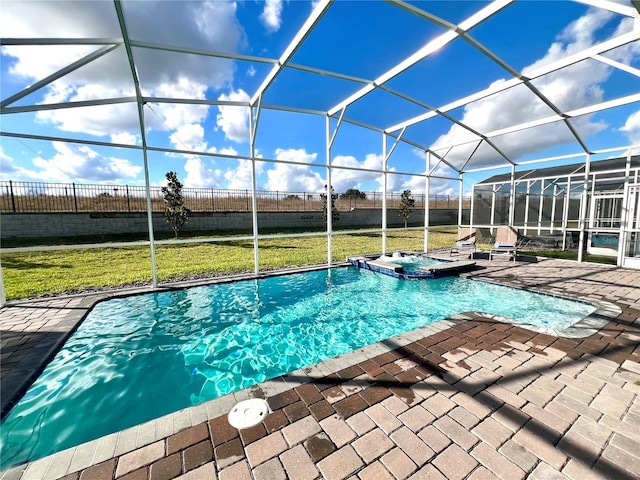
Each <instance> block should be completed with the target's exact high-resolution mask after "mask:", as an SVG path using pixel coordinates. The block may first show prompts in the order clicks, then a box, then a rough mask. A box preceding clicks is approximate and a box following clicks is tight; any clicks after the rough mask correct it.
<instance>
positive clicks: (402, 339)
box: [0, 251, 640, 480]
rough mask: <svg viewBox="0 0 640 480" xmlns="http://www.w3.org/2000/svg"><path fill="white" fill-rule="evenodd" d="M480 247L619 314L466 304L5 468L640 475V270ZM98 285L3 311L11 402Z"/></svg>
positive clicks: (529, 276) (546, 285) (537, 285)
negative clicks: (506, 319)
mask: <svg viewBox="0 0 640 480" xmlns="http://www.w3.org/2000/svg"><path fill="white" fill-rule="evenodd" d="M445 256H446V257H448V256H449V252H448V251H447V252H446V255H445ZM476 261H477V263H478V265H480V266H481V267H483V268H481V269H478V270H476V271H474V272H472V273H470V274H468V276H470V277H475V278H478V279H483V280H487V281H494V282H500V283H504V284H508V285H513V286H518V287H525V288H529V289H535V290H539V291H545V292H548V293H552V294H556V295H564V296H572V297H578V298H581V299H584V300H590V301H597V302H599V303H600V304H601V305H605V308H604V311H605V313H606V314H605V315H603V316H604V317H605V318H604V320H603V321H602V322H601V323H600V325H601V326H600V327H598V328H596V329H594V326H593V324H590V325H587V327H586V328H584V329H583V333H585V334H587V335H588V336H586V337H579V336H578V335H572V336H573V337H575V338H563V337H558V336H555V335H550V334H548V333H540V332H536V331H533V330H529V329H525V328H522V327H520V326H514V325H511V324H508V323H502V322H499V321H496V319H494V318H491V317H487V316H484V315H482V314H481V313H474V312H466V313H464V314H463V315H457V316H455V317H453V318H450V319H447V320H445V321H441V322H437V323H436V324H433V325H430V326H428V327H424V328H422V329H418V330H415V331H413V332H408V333H406V334H402V335H400V336H398V337H394V338H392V339H388V340H385V341H383V342H380V343H379V344H376V345H373V346H370V347H366V348H364V349H361V350H358V351H356V352H352V353H350V354H347V355H343V356H341V357H338V358H337V359H332V360H329V361H327V362H323V363H322V364H319V365H316V366H313V367H309V368H305V369H302V370H299V371H297V372H293V373H291V374H290V375H287V376H285V377H280V378H277V379H274V380H271V381H268V382H264V383H262V384H259V385H257V386H254V387H252V388H250V389H247V390H244V391H242V392H236V393H235V394H231V395H227V396H226V397H223V398H221V399H217V400H214V401H211V402H207V403H206V404H202V405H199V406H196V407H193V408H190V409H186V410H183V411H180V412H176V413H174V414H171V415H169V416H167V417H163V418H161V419H158V420H156V421H153V422H149V423H147V424H143V425H141V426H136V427H133V428H131V429H128V430H125V431H123V432H118V433H116V434H113V435H110V436H107V437H103V438H101V439H97V440H94V441H93V442H89V443H87V444H84V445H81V446H79V447H76V448H74V449H70V450H67V451H64V452H60V453H58V454H55V455H52V456H50V457H47V458H45V459H41V460H37V461H35V462H32V463H30V464H27V465H22V466H19V467H16V468H14V469H11V470H8V471H6V472H4V473H3V475H2V479H3V480H4V479H18V478H22V479H25V480H28V479H36V478H37V479H41V478H65V479H74V480H86V479H96V480H101V479H114V478H117V479H122V480H135V479H154V480H155V479H170V478H180V479H189V480H193V479H221V480H226V479H280V478H283V479H285V478H290V479H314V478H326V479H330V480H332V479H344V478H353V479H360V480H368V479H387V478H388V479H405V478H410V479H416V480H417V479H440V478H448V479H474V480H475V479H481V478H500V479H508V480H511V479H519V478H530V479H548V478H569V479H576V480H578V479H579V480H588V479H592V478H602V479H604V478H609V479H631V478H635V479H637V478H640V398H639V395H640V271H634V270H626V269H619V268H615V267H610V266H603V265H596V264H576V263H574V262H568V261H562V260H538V261H537V262H522V261H518V262H515V263H514V262H509V261H507V260H506V259H494V260H492V261H490V262H489V261H485V260H482V259H480V260H476ZM99 298H101V296H99V295H98V296H96V295H90V296H85V297H77V298H68V299H52V300H44V301H39V302H24V303H21V304H16V305H10V306H8V307H6V308H3V309H2V310H1V311H0V328H1V329H2V389H3V408H7V407H8V406H9V405H10V401H7V400H6V397H7V393H11V391H19V390H21V389H23V388H24V387H25V385H26V384H28V382H29V381H30V380H31V379H32V378H33V375H37V373H38V372H39V371H40V370H41V368H42V367H43V365H42V362H43V361H46V359H47V358H49V357H50V355H51V354H53V353H54V352H55V351H56V350H57V348H58V344H59V343H60V342H61V341H63V340H64V338H66V336H67V335H68V334H69V333H70V332H71V331H72V329H73V328H74V326H75V325H76V324H77V323H78V321H80V320H81V318H82V317H83V315H84V314H85V313H86V311H87V309H88V308H90V306H91V305H92V304H93V303H94V302H95V301H96V300H97V299H99ZM607 305H609V307H607ZM573 333H575V332H573ZM25 378H26V380H25ZM249 396H257V397H263V398H266V399H267V401H268V403H269V405H270V408H271V410H272V413H270V414H269V415H268V416H267V417H266V418H265V420H264V421H263V422H262V423H261V424H259V425H258V426H256V427H253V428H250V429H246V430H242V431H238V430H236V429H234V428H233V427H231V426H230V425H229V423H228V421H227V419H226V413H227V412H228V411H229V410H230V409H231V408H232V406H233V405H234V404H235V403H236V402H237V401H240V400H242V399H244V398H248V397H249ZM79 421H81V419H79Z"/></svg>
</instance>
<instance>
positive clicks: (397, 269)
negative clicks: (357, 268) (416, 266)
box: [366, 260, 404, 273]
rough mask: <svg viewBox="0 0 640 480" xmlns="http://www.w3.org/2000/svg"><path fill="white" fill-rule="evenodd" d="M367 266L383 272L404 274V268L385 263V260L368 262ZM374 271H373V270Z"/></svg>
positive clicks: (395, 264)
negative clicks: (389, 271)
mask: <svg viewBox="0 0 640 480" xmlns="http://www.w3.org/2000/svg"><path fill="white" fill-rule="evenodd" d="M366 263H367V265H369V266H370V267H378V268H380V269H383V270H391V271H392V272H393V273H402V271H403V270H404V268H403V267H402V265H398V264H397V263H392V262H385V261H384V260H368V261H367V262H366ZM371 270H373V269H371Z"/></svg>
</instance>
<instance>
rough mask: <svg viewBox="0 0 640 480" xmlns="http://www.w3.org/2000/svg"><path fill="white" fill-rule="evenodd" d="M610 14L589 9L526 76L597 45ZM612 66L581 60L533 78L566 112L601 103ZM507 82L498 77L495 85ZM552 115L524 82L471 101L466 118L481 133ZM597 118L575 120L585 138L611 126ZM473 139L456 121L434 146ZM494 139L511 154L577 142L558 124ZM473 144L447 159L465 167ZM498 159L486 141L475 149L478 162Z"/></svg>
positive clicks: (620, 27) (514, 156)
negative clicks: (596, 41)
mask: <svg viewBox="0 0 640 480" xmlns="http://www.w3.org/2000/svg"><path fill="white" fill-rule="evenodd" d="M611 19H612V14H610V13H608V12H605V11H602V10H589V11H588V13H587V14H585V15H584V16H583V17H581V18H579V19H578V20H576V21H574V22H572V23H571V24H569V25H568V26H567V27H566V28H565V29H564V30H563V31H562V32H561V34H560V35H559V36H558V38H557V41H556V42H554V43H553V44H552V45H551V46H550V47H549V49H548V51H547V53H546V54H545V56H544V57H543V58H541V59H539V60H537V61H536V62H534V63H533V64H531V65H529V66H527V67H526V68H524V69H523V71H522V73H523V74H524V75H525V76H526V75H527V73H528V72H531V71H532V70H535V69H537V68H539V67H541V66H543V65H546V64H548V63H551V62H554V61H556V60H558V59H560V58H564V57H566V56H569V55H571V54H573V53H575V52H577V51H580V50H582V49H584V48H586V47H589V46H590V45H592V44H594V42H595V36H596V34H597V33H598V32H599V31H600V30H601V29H602V28H603V27H604V26H605V25H606V24H607V23H608V22H609V21H610V20H611ZM630 25H631V24H630V23H629V22H623V23H622V24H620V25H618V27H617V28H618V33H620V31H624V29H628V28H630ZM629 52H630V51H629V50H628V49H627V50H625V52H620V53H619V55H623V54H626V55H628V54H630V53H629ZM611 70H612V69H611V67H609V66H607V65H605V64H599V63H597V62H590V63H588V62H580V63H578V64H575V65H573V66H571V67H568V68H565V69H563V70H560V71H557V72H554V73H551V74H549V75H546V76H544V77H542V78H539V79H537V80H535V81H534V82H533V83H534V85H535V86H536V87H537V88H538V90H540V92H541V93H542V94H543V95H544V96H546V97H547V98H548V99H549V100H551V101H552V102H553V103H555V104H556V105H558V106H559V107H560V108H561V109H562V110H565V111H566V110H571V109H575V108H579V107H583V106H585V105H592V104H595V103H598V102H601V101H602V100H603V97H604V94H603V90H602V86H601V84H602V83H603V82H605V81H606V80H607V79H608V78H609V76H610V74H611ZM505 81H506V80H504V79H501V80H498V81H496V82H494V83H493V84H492V86H497V85H499V84H501V83H504V82H505ZM551 115H553V112H552V110H551V109H549V108H548V107H547V106H546V105H545V104H544V103H543V102H542V101H541V100H539V99H538V98H537V97H535V96H534V95H533V93H531V92H530V90H529V89H528V88H526V87H525V86H524V85H520V86H517V87H514V88H511V89H509V90H506V91H503V92H500V93H498V94H495V95H492V96H490V97H487V98H485V99H482V100H479V101H477V102H473V103H471V104H469V105H467V106H466V107H465V109H464V113H463V116H462V118H461V121H462V122H463V123H465V124H467V125H469V126H470V127H472V128H474V129H476V130H478V131H480V132H483V133H485V132H487V133H488V132H491V131H494V130H499V129H502V128H505V127H509V126H511V125H517V124H521V123H526V122H528V121H531V120H534V119H540V118H545V117H549V116H551ZM592 118H593V117H592V116H585V117H582V118H576V119H573V120H572V121H571V122H572V124H573V126H574V127H575V129H576V130H577V131H578V132H579V133H580V135H581V136H582V137H585V138H586V137H588V136H590V135H592V134H594V133H597V132H599V131H601V130H603V129H605V128H607V125H606V124H605V123H604V122H596V121H593V120H592ZM471 139H477V137H475V135H474V134H472V133H470V132H469V131H467V130H465V129H463V128H462V127H460V126H458V125H454V126H452V127H451V128H450V129H449V131H448V132H447V133H446V134H444V135H442V136H441V137H440V138H438V139H437V140H436V142H435V143H434V144H433V145H432V148H433V149H437V148H438V147H445V146H448V145H455V144H461V143H463V142H465V141H468V140H471ZM492 140H493V141H495V143H496V145H497V146H498V147H499V148H500V149H501V150H503V151H504V152H505V153H506V154H507V155H508V156H509V157H510V158H512V159H517V158H520V157H522V156H523V155H526V154H531V153H536V152H540V151H542V150H543V149H545V148H549V147H550V146H554V145H561V144H566V143H573V142H575V141H576V140H575V137H574V136H573V134H572V133H571V132H570V130H569V129H568V128H567V127H565V126H562V125H560V126H559V125H557V124H549V125H545V126H542V127H538V128H535V129H527V130H522V131H520V132H516V133H512V134H509V135H505V136H501V137H495V138H493V139H492ZM474 147H475V144H468V145H466V146H464V147H459V148H457V149H453V150H452V151H451V152H450V153H449V155H447V157H446V159H447V160H448V161H450V162H452V163H454V164H455V165H456V166H458V167H459V166H462V164H463V163H464V162H466V160H467V157H468V155H469V154H471V153H472V151H473V148H474ZM444 152H446V149H444V150H442V151H441V153H444ZM496 158H499V154H498V153H496V152H495V151H494V150H493V149H492V148H486V147H485V146H483V147H481V148H480V149H478V151H477V152H476V153H475V155H474V158H473V164H474V165H475V166H479V165H482V164H483V163H485V162H487V161H494V160H495V159H496Z"/></svg>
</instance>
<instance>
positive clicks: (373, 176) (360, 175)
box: [331, 153, 390, 192]
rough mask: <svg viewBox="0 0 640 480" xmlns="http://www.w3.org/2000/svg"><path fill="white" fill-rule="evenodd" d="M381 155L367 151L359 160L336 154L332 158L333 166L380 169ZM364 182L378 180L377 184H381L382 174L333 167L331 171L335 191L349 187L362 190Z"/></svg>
mask: <svg viewBox="0 0 640 480" xmlns="http://www.w3.org/2000/svg"><path fill="white" fill-rule="evenodd" d="M382 160H383V157H382V155H376V154H373V153H369V154H367V155H366V156H365V159H364V160H363V161H362V162H360V161H358V160H357V159H356V158H355V157H353V156H351V155H338V156H336V157H335V158H334V159H333V163H332V164H333V165H334V166H342V167H352V168H366V169H372V170H381V169H382ZM389 180H390V178H388V181H387V188H388V187H389ZM366 182H378V185H380V186H381V185H382V175H381V174H380V173H377V172H363V171H358V170H342V169H334V170H333V171H332V173H331V184H332V185H333V188H334V190H335V191H336V192H344V191H345V190H347V189H349V188H357V189H358V190H363V188H364V187H363V185H364V184H365V183H366Z"/></svg>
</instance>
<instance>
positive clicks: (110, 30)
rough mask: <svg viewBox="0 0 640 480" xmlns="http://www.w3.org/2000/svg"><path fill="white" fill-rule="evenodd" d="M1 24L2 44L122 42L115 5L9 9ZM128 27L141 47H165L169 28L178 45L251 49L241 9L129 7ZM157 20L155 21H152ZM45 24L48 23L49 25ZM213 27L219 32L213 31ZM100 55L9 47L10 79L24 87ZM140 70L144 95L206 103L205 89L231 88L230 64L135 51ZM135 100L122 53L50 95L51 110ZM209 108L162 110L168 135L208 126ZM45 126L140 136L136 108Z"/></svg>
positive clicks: (57, 118)
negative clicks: (59, 105) (57, 105)
mask: <svg viewBox="0 0 640 480" xmlns="http://www.w3.org/2000/svg"><path fill="white" fill-rule="evenodd" d="M2 7H3V12H2V16H0V30H2V32H3V36H8V37H18V38H21V37H22V38H28V37H52V38H65V37H87V38H94V37H106V38H109V37H118V36H120V35H121V33H120V27H119V25H118V21H117V17H116V15H115V9H114V8H113V4H112V3H109V2H66V1H56V2H51V1H43V2H23V1H15V2H14V1H10V0H7V1H4V2H3V5H2ZM123 7H124V14H125V19H126V21H127V23H128V25H129V26H131V25H135V36H136V39H139V40H143V41H149V42H156V43H165V42H166V38H164V37H165V34H166V29H165V28H163V27H162V26H163V25H170V26H171V35H172V42H173V43H175V44H176V45H186V46H190V47H193V48H202V49H207V50H216V51H229V52H235V51H238V49H239V48H241V47H242V46H243V45H244V44H245V42H246V39H245V35H244V31H243V29H242V27H241V26H240V25H239V23H238V19H237V17H236V8H237V5H236V3H235V2H219V1H207V2H186V3H185V2H126V3H125V4H123ZM149 18H153V21H152V22H150V21H148V19H149ZM43 19H46V21H43ZM212 26H215V28H212ZM96 49H97V47H86V46H82V47H76V46H74V47H67V46H63V47H52V46H29V47H19V46H18V47H14V46H9V47H3V49H2V55H3V61H6V62H7V65H9V72H10V74H11V75H13V76H14V77H16V78H17V79H21V81H22V82H23V84H24V85H25V86H26V85H28V84H30V83H33V82H34V81H37V80H40V79H42V78H43V77H45V76H47V75H49V74H51V73H53V72H55V71H57V70H59V69H60V68H63V67H64V66H66V65H68V64H69V63H71V62H73V61H75V60H77V59H78V58H80V57H82V56H83V55H86V54H87V53H89V52H92V51H95V50H96ZM135 54H136V66H137V70H138V72H139V75H140V83H141V88H142V89H143V92H144V94H145V95H150V96H154V95H157V96H159V97H161V96H173V97H178V96H186V97H188V98H197V99H202V98H205V96H204V93H205V91H206V90H207V89H213V90H219V89H221V88H223V87H225V86H227V85H228V84H229V83H230V82H232V80H233V74H234V66H233V62H231V61H230V60H227V59H208V60H207V61H203V60H202V58H198V57H196V56H194V55H177V54H172V53H168V52H164V53H162V52H157V51H152V50H148V49H137V50H136V52H135ZM133 92H134V86H133V81H132V77H131V70H130V68H129V64H128V60H127V58H126V54H125V51H124V48H122V47H121V48H118V49H116V50H114V51H112V52H110V53H108V54H106V55H104V56H102V57H101V58H99V59H98V60H95V61H94V62H92V63H91V64H88V65H85V66H83V67H81V68H79V69H77V70H75V71H73V72H71V73H69V74H67V75H65V76H64V77H62V78H60V79H58V80H57V81H56V82H54V84H52V85H50V86H47V87H44V88H43V89H42V94H40V95H41V97H42V95H43V99H44V101H45V102H69V101H80V100H93V99H98V98H117V97H122V96H131V95H132V94H133ZM208 108H209V107H207V106H203V105H167V106H162V107H158V111H159V114H160V115H161V117H162V119H163V121H164V122H165V123H166V124H167V125H169V128H170V129H172V130H176V129H178V128H180V127H181V126H182V125H184V124H191V123H199V122H202V121H203V120H204V119H205V118H206V115H207V112H208ZM37 118H38V120H39V121H42V122H48V123H51V124H53V125H55V126H57V127H58V128H60V129H62V130H65V131H73V132H82V133H89V134H92V135H97V136H107V135H111V134H112V133H113V132H129V133H130V134H139V129H140V127H139V125H138V118H137V111H136V107H135V104H123V105H112V106H104V107H95V108H84V109H62V110H57V111H56V110H54V111H47V112H39V113H38V115H37ZM147 119H148V120H149V121H148V123H147V126H150V127H152V128H158V129H163V128H164V126H162V125H161V123H162V122H159V121H158V120H157V119H155V116H154V115H147Z"/></svg>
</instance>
